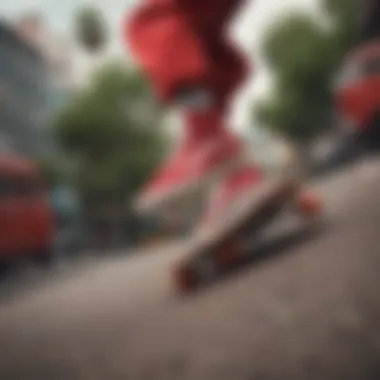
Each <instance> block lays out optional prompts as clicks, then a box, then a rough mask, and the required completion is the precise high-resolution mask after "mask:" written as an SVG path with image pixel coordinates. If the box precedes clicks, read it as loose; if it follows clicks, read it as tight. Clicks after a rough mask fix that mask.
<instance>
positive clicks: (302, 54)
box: [254, 0, 356, 141]
mask: <svg viewBox="0 0 380 380" xmlns="http://www.w3.org/2000/svg"><path fill="white" fill-rule="evenodd" d="M324 1H325V4H324V5H325V8H326V12H328V14H329V15H330V19H331V21H332V23H333V27H330V28H327V27H326V26H322V24H321V23H319V22H318V21H319V20H317V19H315V18H313V17H312V16H309V15H306V14H303V13H295V14H291V15H290V16H288V17H286V18H285V19H283V20H282V21H281V22H279V23H278V24H276V25H274V26H273V28H271V29H270V30H269V31H268V33H267V35H266V38H265V40H264V43H263V57H264V59H265V61H266V63H267V66H268V68H269V70H270V71H271V72H272V74H273V75H274V84H275V86H274V93H273V94H272V96H271V97H270V98H268V99H264V100H261V101H260V102H258V103H257V104H256V105H255V106H254V117H255V118H256V119H257V120H258V121H259V122H260V123H261V124H263V125H267V126H269V127H271V128H274V129H277V130H279V131H281V132H282V133H284V134H286V135H288V136H289V137H291V138H293V139H295V140H298V141H305V140H306V141H307V140H310V139H311V138H312V137H314V136H315V135H316V134H317V133H318V131H320V130H321V128H322V127H323V125H325V124H327V120H328V117H329V115H330V109H331V104H332V103H331V102H332V94H331V88H330V83H331V76H332V74H333V73H335V71H336V69H337V67H338V64H339V62H340V60H341V58H342V55H343V54H344V53H345V51H346V50H347V48H348V47H349V46H350V45H351V44H352V43H353V42H354V40H355V36H356V24H355V22H356V19H355V17H354V16H355V15H354V12H353V9H354V8H353V2H352V1H351V0H324Z"/></svg>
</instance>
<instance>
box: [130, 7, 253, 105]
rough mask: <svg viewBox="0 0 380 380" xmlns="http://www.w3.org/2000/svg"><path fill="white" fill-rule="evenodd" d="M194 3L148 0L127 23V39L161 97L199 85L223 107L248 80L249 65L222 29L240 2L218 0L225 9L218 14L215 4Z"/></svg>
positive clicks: (170, 95)
mask: <svg viewBox="0 0 380 380" xmlns="http://www.w3.org/2000/svg"><path fill="white" fill-rule="evenodd" d="M192 1H194V3H192V4H193V5H192V8H191V7H190V5H189V4H190V0H147V1H146V2H145V4H144V5H143V6H142V7H141V8H140V9H139V10H138V11H137V12H136V13H135V15H134V16H133V17H132V19H131V20H130V21H129V23H128V24H127V25H126V38H127V40H128V42H129V44H130V48H131V50H132V52H133V53H134V55H135V57H136V58H137V60H138V61H139V63H140V65H141V67H142V68H143V70H144V71H145V72H146V73H147V74H148V76H149V77H150V79H151V80H152V82H153V85H154V88H155V90H156V92H157V94H158V96H159V97H160V98H161V99H163V100H170V99H171V98H172V97H173V95H174V94H175V93H176V91H178V90H180V89H181V88H182V87H184V86H189V85H198V86H203V87H207V88H209V89H210V90H211V91H212V92H213V93H214V95H215V96H216V97H217V99H218V101H219V103H225V102H226V101H227V99H228V98H229V95H230V94H231V92H233V90H234V89H235V88H236V87H237V86H238V85H239V84H240V82H241V81H242V80H243V79H244V77H245V71H246V67H245V61H244V60H243V59H242V57H241V55H240V54H238V53H237V51H236V49H235V48H234V47H233V46H232V44H229V43H227V41H225V40H224V39H223V37H222V36H220V35H219V33H218V28H220V27H221V23H222V22H225V20H226V18H228V16H230V15H231V13H232V12H233V10H234V9H236V6H237V5H239V4H240V3H241V0H238V1H237V0H219V1H220V2H221V3H220V4H221V5H224V6H223V7H222V6H221V7H220V12H219V13H215V14H214V13H212V12H211V10H212V9H214V10H216V9H219V8H218V7H217V6H216V0H211V1H209V2H207V0H204V3H205V4H206V6H207V7H208V8H207V7H206V8H205V7H204V6H203V8H201V6H202V5H201V4H202V3H201V2H200V1H199V0H192ZM194 4H198V8H197V6H195V5H194ZM212 4H213V5H214V7H213V8H212V7H211V5H212ZM179 5H180V6H179ZM202 10H203V11H202ZM191 12H193V13H191ZM196 12H198V13H196ZM196 14H198V17H195V16H194V15H196ZM212 20H214V21H213V22H215V23H214V24H213V23H212ZM217 21H218V22H219V23H218V22H217ZM207 22H209V24H207ZM206 26H207V28H208V29H207V28H206ZM202 28H203V29H202ZM206 29H207V30H206Z"/></svg>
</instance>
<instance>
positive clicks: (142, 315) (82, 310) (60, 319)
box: [0, 157, 380, 380]
mask: <svg viewBox="0 0 380 380" xmlns="http://www.w3.org/2000/svg"><path fill="white" fill-rule="evenodd" d="M379 188H380V159H379V158H378V157H377V158H376V157H372V158H363V159H361V160H360V161H359V162H357V163H355V164H354V165H353V166H352V167H349V168H345V169H344V170H342V171H340V172H337V173H334V174H333V175H331V176H330V177H326V178H323V179H319V180H318V182H317V183H316V189H317V190H319V192H320V194H321V195H322V196H323V198H324V202H325V205H326V215H325V221H324V228H322V229H321V230H320V231H316V232H315V234H313V235H307V236H304V235H303V234H302V225H300V224H299V223H298V224H297V223H294V225H293V224H292V223H283V224H282V225H281V226H278V227H276V228H274V229H272V231H271V232H270V233H268V234H266V235H265V239H264V238H263V240H262V241H260V243H258V245H257V246H256V247H253V252H252V255H253V257H256V259H255V260H251V262H249V263H247V264H246V265H244V266H242V267H241V268H238V269H237V270H236V271H234V272H233V273H231V274H229V275H228V276H226V277H225V278H222V279H220V280H219V281H217V282H216V283H215V284H213V285H212V286H210V287H208V288H205V289H204V290H202V291H200V292H198V293H197V294H195V295H192V296H188V297H180V296H179V295H177V294H176V293H175V292H174V291H173V289H172V288H171V283H170V281H169V280H170V277H169V274H170V267H171V265H173V262H174V260H175V259H176V258H178V256H179V255H180V251H181V249H180V248H181V247H180V245H179V244H178V243H173V244H169V245H168V246H165V247H162V248H160V249H156V250H154V249H151V251H150V252H141V253H138V254H136V255H134V256H132V257H127V256H126V255H125V256H114V257H113V258H110V259H108V260H101V261H100V260H95V261H88V262H83V263H81V264H80V265H79V266H74V265H73V268H71V266H70V265H68V266H67V267H66V268H63V269H62V270H61V271H59V270H58V274H54V273H50V274H49V273H45V272H44V273H42V274H38V275H35V276H34V277H37V279H36V278H33V279H30V280H25V279H21V278H20V279H19V280H17V281H20V283H22V285H17V284H16V283H14V282H15V281H16V280H12V279H9V281H8V280H6V281H5V282H3V283H2V284H0V379H2V380H3V379H4V380H24V379H25V380H130V379H131V380H134V379H142V380H143V379H144V380H149V379H152V380H160V379H162V380H170V379H173V380H174V379H186V380H230V379H231V380H233V379H236V380H240V379H242V380H264V379H282V380H287V379H292V380H298V379H299V380H303V379H318V380H319V379H321V380H322V379H323V380H330V379H331V380H333V379H334V380H335V379H344V380H351V379H352V380H366V379H370V380H372V379H373V380H376V379H379V378H380V326H379V320H380V297H379V294H378V289H379V288H380V277H379V275H378V273H379V271H380V248H379V247H380V191H379ZM74 267H75V269H74ZM32 277H33V276H32ZM12 281H13V282H12Z"/></svg>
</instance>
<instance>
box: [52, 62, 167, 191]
mask: <svg viewBox="0 0 380 380" xmlns="http://www.w3.org/2000/svg"><path fill="white" fill-rule="evenodd" d="M161 116H162V110H161V109H160V107H159V106H158V105H157V104H156V102H155V101H154V98H153V96H152V95H151V92H150V90H149V87H148V85H147V82H146V81H145V79H144V77H143V76H141V75H140V74H139V73H138V72H136V71H135V70H133V69H130V68H126V67H125V65H122V64H118V63H113V64H109V65H107V66H106V67H105V68H103V69H102V70H101V71H100V72H98V73H96V74H95V75H94V78H93V80H92V82H91V85H90V86H89V87H88V88H86V89H85V90H83V91H81V92H79V93H77V94H74V95H73V97H72V101H71V102H70V103H69V104H68V106H67V107H66V108H65V109H64V110H63V112H62V113H61V114H60V116H59V118H58V119H57V123H56V134H57V137H58V140H59V141H60V142H61V144H62V146H63V148H64V149H65V151H66V152H68V153H69V154H70V156H71V157H75V161H76V165H75V166H76V173H75V178H76V184H77V186H78V187H79V189H80V190H81V193H82V194H83V195H84V196H85V197H86V198H91V197H98V196H103V195H104V196H112V197H125V196H130V195H131V194H133V192H134V191H135V190H136V189H137V188H138V187H139V186H140V185H141V184H142V182H143V181H144V180H145V179H146V177H147V175H148V174H149V173H150V171H151V170H152V169H153V167H154V166H155V165H156V163H157V160H159V159H160V157H161V152H162V150H163V147H164V144H165V140H164V137H163V134H162V129H161V128H160V123H161Z"/></svg>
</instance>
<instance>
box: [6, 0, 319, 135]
mask: <svg viewBox="0 0 380 380" xmlns="http://www.w3.org/2000/svg"><path fill="white" fill-rule="evenodd" d="M205 1H207V0H205ZM138 2H139V0H108V1H107V2H106V1H105V0H61V1H59V0H0V16H4V17H6V18H10V19H11V18H13V17H17V16H18V15H21V14H22V13H24V12H26V11H29V10H33V11H34V10H36V11H38V12H41V13H42V14H43V15H44V16H45V18H46V20H47V21H48V23H49V24H50V26H51V28H53V29H54V30H56V31H57V32H58V33H61V34H63V35H64V36H67V37H68V38H70V33H71V22H72V19H73V14H74V12H75V10H76V9H78V7H80V6H82V5H86V4H93V5H96V6H98V7H99V8H100V9H101V10H102V11H103V12H104V15H105V17H106V19H107V22H108V24H109V25H110V26H111V39H110V42H111V43H110V47H109V51H107V57H108V56H113V55H122V54H124V52H123V49H122V45H121V38H120V24H121V21H122V19H123V17H125V15H127V14H128V11H129V10H130V9H131V8H133V6H134V5H135V4H136V3H138ZM294 9H302V10H305V11H307V12H315V11H316V10H317V0H255V1H248V2H247V5H246V6H245V7H244V8H243V9H242V11H241V13H240V14H239V15H238V17H237V18H236V21H235V24H234V25H233V26H232V31H231V32H232V34H233V35H234V36H235V38H236V41H237V43H239V44H240V45H241V47H242V48H243V49H244V50H245V51H246V52H247V53H248V54H249V55H250V56H256V60H255V62H254V63H253V64H254V66H255V68H254V71H253V75H252V78H251V79H250V80H249V81H248V82H247V84H246V86H244V88H242V89H241V91H240V93H239V95H238V96H237V100H236V106H235V107H234V108H235V110H234V112H233V115H232V120H233V121H234V123H235V124H236V125H237V128H241V127H243V126H244V125H245V124H246V123H247V122H248V119H249V109H250V104H251V103H252V99H258V98H260V97H261V96H263V94H265V92H266V91H268V89H269V88H270V76H269V75H268V72H267V70H266V69H265V66H263V65H262V63H261V62H260V57H259V55H258V49H259V46H260V42H261V40H262V36H263V33H265V30H266V28H267V27H268V26H270V25H271V24H272V23H273V22H275V21H276V19H277V18H279V17H282V16H284V15H286V14H287V13H288V12H291V11H292V10H294ZM89 68H91V63H90V62H88V61H86V60H83V62H82V63H81V70H82V72H83V73H85V72H88V71H89Z"/></svg>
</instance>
